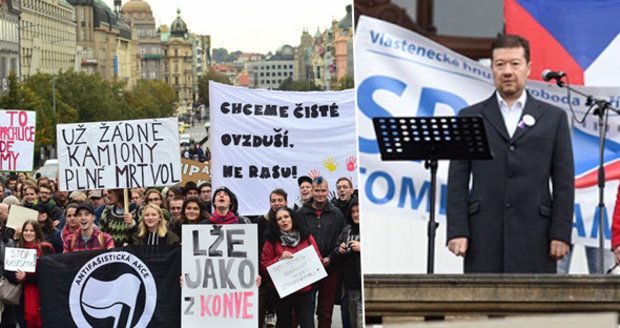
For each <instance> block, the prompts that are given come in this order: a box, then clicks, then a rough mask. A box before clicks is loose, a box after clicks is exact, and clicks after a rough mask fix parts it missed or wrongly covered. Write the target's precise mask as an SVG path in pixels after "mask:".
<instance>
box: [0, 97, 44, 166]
mask: <svg viewBox="0 0 620 328" xmlns="http://www.w3.org/2000/svg"><path fill="white" fill-rule="evenodd" d="M36 114H37V113H36V112H33V111H24V110H18V109H13V110H0V171H32V169H33V167H32V165H33V160H34V140H35V126H36Z"/></svg>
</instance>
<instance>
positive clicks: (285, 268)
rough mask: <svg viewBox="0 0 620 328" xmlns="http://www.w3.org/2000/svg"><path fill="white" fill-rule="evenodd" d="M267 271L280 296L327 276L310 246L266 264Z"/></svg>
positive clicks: (282, 296)
mask: <svg viewBox="0 0 620 328" xmlns="http://www.w3.org/2000/svg"><path fill="white" fill-rule="evenodd" d="M267 271H269V276H270V277H271V280H272V281H273V284H274V285H275V286H276V290H277V291H278V295H280V298H284V297H286V296H288V295H290V294H293V293H294V292H296V291H298V290H300V289H302V288H304V287H306V286H308V285H311V284H313V283H315V282H317V281H319V280H321V279H323V278H325V277H327V272H325V268H324V267H323V264H322V263H321V260H319V256H318V255H317V254H316V250H314V247H312V246H308V247H306V248H304V249H302V250H301V251H299V252H297V253H295V254H293V258H291V259H284V260H280V261H278V262H276V263H275V264H272V265H270V266H268V267H267Z"/></svg>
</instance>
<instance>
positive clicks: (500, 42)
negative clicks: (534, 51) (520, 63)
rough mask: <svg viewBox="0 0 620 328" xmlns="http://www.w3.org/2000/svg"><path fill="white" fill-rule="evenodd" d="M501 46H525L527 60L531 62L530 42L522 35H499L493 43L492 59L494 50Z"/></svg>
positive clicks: (524, 51)
mask: <svg viewBox="0 0 620 328" xmlns="http://www.w3.org/2000/svg"><path fill="white" fill-rule="evenodd" d="M499 48H523V54H524V57H525V61H526V62H528V63H529V62H530V43H529V42H528V41H527V40H526V39H525V38H523V37H521V36H518V35H514V34H501V35H498V36H497V38H495V40H493V43H491V59H492V58H493V50H495V49H499Z"/></svg>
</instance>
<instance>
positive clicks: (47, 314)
mask: <svg viewBox="0 0 620 328" xmlns="http://www.w3.org/2000/svg"><path fill="white" fill-rule="evenodd" d="M180 267H181V265H180V247H179V246H172V245H159V246H126V247H123V248H122V249H114V250H97V251H80V252H73V253H65V254H55V255H53V256H42V257H41V258H40V259H39V268H38V271H39V274H38V275H37V279H38V284H39V292H40V294H41V318H42V320H43V327H48V328H65V327H180V326H181V318H180V315H179V310H178V309H179V300H180V297H181V295H180V294H181V291H180V288H179V276H180V274H181V273H180Z"/></svg>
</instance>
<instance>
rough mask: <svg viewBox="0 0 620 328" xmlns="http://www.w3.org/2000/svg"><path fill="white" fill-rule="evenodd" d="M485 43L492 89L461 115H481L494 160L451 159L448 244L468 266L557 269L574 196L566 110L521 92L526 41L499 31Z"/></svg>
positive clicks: (566, 243) (568, 236) (568, 238)
mask: <svg viewBox="0 0 620 328" xmlns="http://www.w3.org/2000/svg"><path fill="white" fill-rule="evenodd" d="M491 50H492V64H491V66H492V71H493V79H494V82H495V86H496V89H497V90H496V92H495V93H494V94H493V95H492V96H491V97H490V98H489V99H487V100H485V101H483V102H480V103H477V104H475V105H473V106H470V107H468V108H465V109H463V110H461V111H460V113H459V115H460V116H481V117H482V118H483V119H484V122H485V127H486V133H487V138H488V140H489V145H490V147H491V152H492V154H493V159H492V160H471V161H470V160H458V161H456V160H455V161H451V162H450V169H449V175H448V211H447V220H448V247H449V249H450V251H451V252H453V253H454V254H456V255H457V256H464V271H465V272H466V273H470V272H497V273H502V272H520V273H555V272H556V261H557V260H559V259H561V258H562V257H563V256H564V255H565V254H566V253H567V252H568V250H569V244H570V241H571V229H572V220H573V206H574V205H573V203H574V197H575V189H574V185H575V178H574V174H575V173H574V162H573V151H572V145H571V137H570V130H569V126H568V119H567V115H566V113H565V112H564V111H563V110H561V109H559V108H556V107H553V106H552V105H549V104H547V103H544V102H542V101H539V100H537V99H535V98H534V97H532V96H531V95H529V94H528V93H527V92H526V91H525V83H526V80H527V77H528V75H529V74H530V53H529V44H528V42H527V40H525V39H523V38H521V37H519V36H514V35H502V36H499V37H498V38H497V39H496V40H495V41H494V42H493V44H492V47H491ZM470 176H471V178H470ZM470 180H473V181H470ZM470 182H471V188H470ZM550 182H551V184H550ZM551 190H553V191H551Z"/></svg>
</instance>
